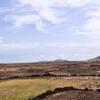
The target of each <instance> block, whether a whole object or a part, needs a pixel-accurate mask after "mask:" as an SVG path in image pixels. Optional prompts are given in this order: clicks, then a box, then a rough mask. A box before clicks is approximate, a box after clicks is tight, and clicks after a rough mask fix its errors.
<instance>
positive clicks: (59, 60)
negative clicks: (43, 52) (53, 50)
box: [54, 59, 68, 62]
mask: <svg viewBox="0 0 100 100" xmlns="http://www.w3.org/2000/svg"><path fill="white" fill-rule="evenodd" d="M65 61H68V60H63V59H57V60H54V62H65Z"/></svg>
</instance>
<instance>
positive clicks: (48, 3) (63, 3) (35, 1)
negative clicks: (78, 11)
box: [14, 0, 91, 31]
mask: <svg viewBox="0 0 100 100" xmlns="http://www.w3.org/2000/svg"><path fill="white" fill-rule="evenodd" d="M17 1H18V2H19V5H20V6H18V7H22V8H21V9H23V7H25V6H26V5H28V6H30V7H32V10H33V13H32V14H28V15H22V16H16V17H15V22H14V25H15V26H17V27H21V26H23V25H26V24H34V25H35V26H36V28H37V29H38V30H39V31H44V30H45V29H46V28H47V27H45V26H47V25H45V24H46V23H44V20H46V21H48V22H49V23H52V24H54V25H56V24H61V23H64V22H65V20H67V18H66V17H67V16H64V15H63V14H62V11H59V12H57V11H56V7H57V8H58V7H59V8H61V7H65V8H67V7H82V6H85V5H86V4H89V3H90V1H91V0H83V1H82V0H42V1H41V0H17ZM16 7H17V6H16ZM34 12H36V13H34ZM65 12H66V11H65ZM58 13H59V14H58Z"/></svg>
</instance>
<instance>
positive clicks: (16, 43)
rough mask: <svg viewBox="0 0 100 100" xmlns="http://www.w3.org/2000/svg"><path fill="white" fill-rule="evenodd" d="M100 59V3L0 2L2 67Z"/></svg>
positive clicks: (65, 0)
mask: <svg viewBox="0 0 100 100" xmlns="http://www.w3.org/2000/svg"><path fill="white" fill-rule="evenodd" d="M96 56H100V0H0V63H8V62H10V63H12V62H34V61H44V60H56V59H64V60H87V59H90V58H93V57H96Z"/></svg>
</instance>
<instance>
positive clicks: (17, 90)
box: [0, 78, 100, 100]
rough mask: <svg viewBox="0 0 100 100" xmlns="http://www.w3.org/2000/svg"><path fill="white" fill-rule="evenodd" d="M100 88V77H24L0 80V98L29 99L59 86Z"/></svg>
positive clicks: (2, 99) (5, 99)
mask: <svg viewBox="0 0 100 100" xmlns="http://www.w3.org/2000/svg"><path fill="white" fill-rule="evenodd" d="M69 86H73V87H75V88H80V89H83V88H92V89H97V88H100V80H99V79H88V80H86V79H63V78H51V79H23V80H9V81H3V82H0V100H27V99H28V98H29V97H31V96H32V97H35V96H37V95H39V94H41V93H44V92H46V91H48V90H54V89H55V88H58V87H69Z"/></svg>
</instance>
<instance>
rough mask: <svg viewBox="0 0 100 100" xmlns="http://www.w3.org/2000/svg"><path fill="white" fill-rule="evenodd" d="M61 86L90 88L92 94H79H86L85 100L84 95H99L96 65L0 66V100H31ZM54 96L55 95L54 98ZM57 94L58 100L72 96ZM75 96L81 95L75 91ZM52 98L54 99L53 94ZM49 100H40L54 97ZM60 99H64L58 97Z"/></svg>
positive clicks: (99, 72)
mask: <svg viewBox="0 0 100 100" xmlns="http://www.w3.org/2000/svg"><path fill="white" fill-rule="evenodd" d="M64 87H74V88H77V89H86V88H88V89H92V90H93V91H89V93H87V92H85V94H83V95H86V98H87V94H89V95H91V97H92V94H93V95H99V93H98V92H97V91H96V90H97V89H100V62H98V61H84V62H79V61H53V62H38V63H27V64H0V100H28V99H30V98H32V100H34V98H36V97H38V96H39V95H41V94H43V93H45V92H47V91H53V90H54V89H56V88H64ZM74 92H75V91H74ZM82 93H83V92H82ZM58 94H59V93H57V94H56V95H57V96H58ZM60 94H61V96H60V97H59V98H61V97H63V96H65V97H66V95H68V94H69V95H71V94H74V93H73V91H71V94H70V93H69V92H66V91H63V92H60ZM79 94H81V90H80V91H76V92H75V95H76V97H78V96H79ZM53 95H54V96H55V94H53ZM80 96H81V95H80ZM99 96H100V95H99ZM76 97H75V98H76ZM82 97H83V96H82ZM49 98H52V95H50V96H49V95H48V99H46V98H44V99H43V100H56V99H57V98H58V97H57V98H56V97H55V98H53V99H49ZM96 98H98V96H97V97H96ZM37 100H38V99H37ZM40 100H42V99H40ZM57 100H58V99H57ZM60 100H65V99H63V98H62V99H60ZM68 100H72V99H68ZM75 100H77V99H75ZM78 100H85V99H78ZM86 100H87V99H86ZM91 100H92V99H91ZM93 100H99V99H93Z"/></svg>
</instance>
